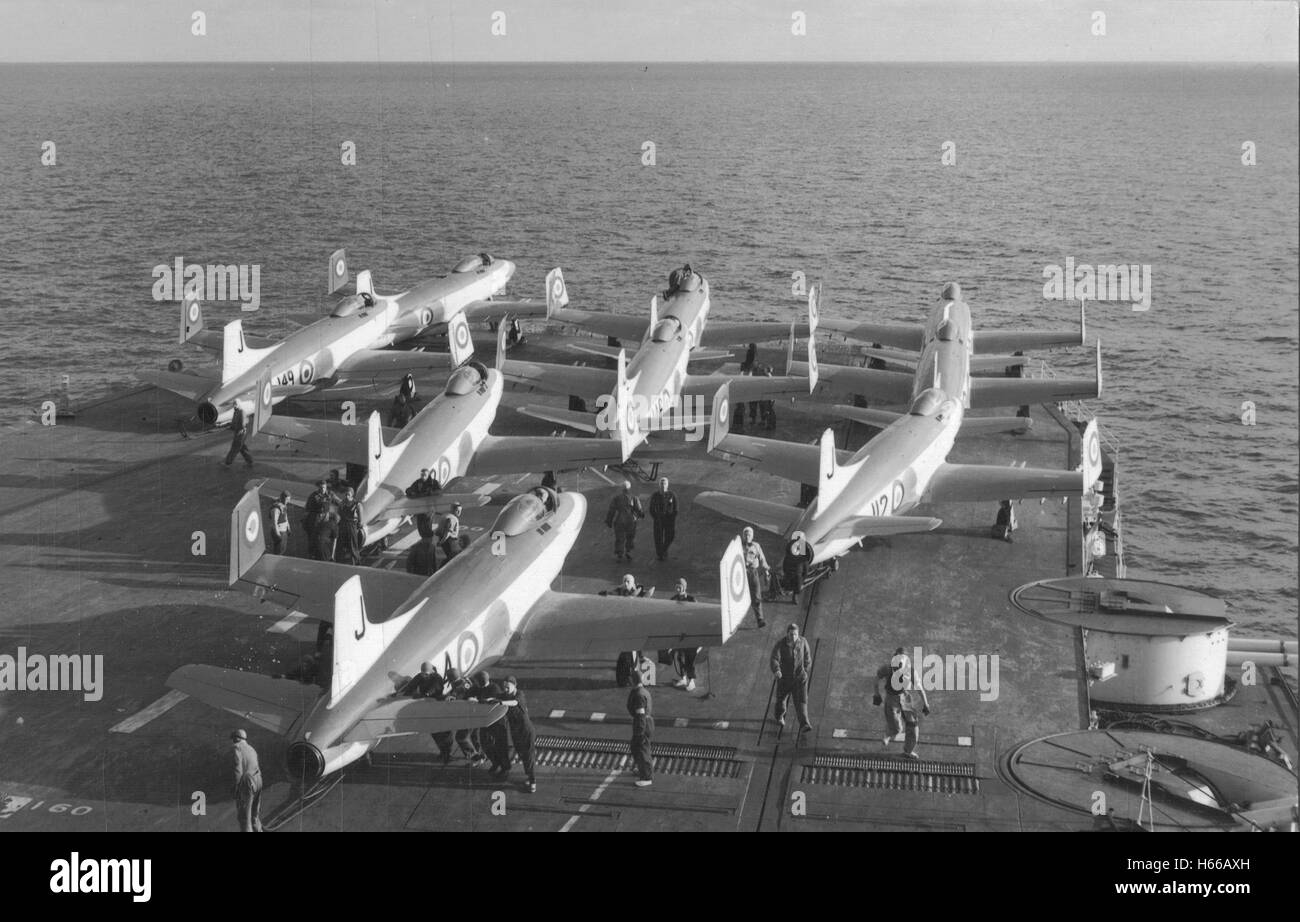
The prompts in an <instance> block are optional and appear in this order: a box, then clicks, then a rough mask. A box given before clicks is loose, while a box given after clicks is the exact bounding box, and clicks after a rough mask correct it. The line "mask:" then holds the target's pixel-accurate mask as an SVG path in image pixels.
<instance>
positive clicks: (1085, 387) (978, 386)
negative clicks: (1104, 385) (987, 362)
mask: <svg viewBox="0 0 1300 922" xmlns="http://www.w3.org/2000/svg"><path fill="white" fill-rule="evenodd" d="M1100 396H1101V395H1100V393H1099V388H1098V386H1097V381H1095V380H1089V379H1088V378H971V380H970V405H971V408H972V409H974V408H976V407H1014V406H1019V405H1020V404H1032V403H1060V402H1061V401H1065V400H1092V399H1094V398H1096V397H1100Z"/></svg>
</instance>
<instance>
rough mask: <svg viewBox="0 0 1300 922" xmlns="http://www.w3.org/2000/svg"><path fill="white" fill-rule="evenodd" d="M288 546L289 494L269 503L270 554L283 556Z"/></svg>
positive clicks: (282, 494) (281, 495)
mask: <svg viewBox="0 0 1300 922" xmlns="http://www.w3.org/2000/svg"><path fill="white" fill-rule="evenodd" d="M288 546H289V494H288V493H281V494H280V498H279V499H277V500H276V501H275V502H273V503H271V553H272V554H283V553H284V552H285V550H286V549H287V548H288Z"/></svg>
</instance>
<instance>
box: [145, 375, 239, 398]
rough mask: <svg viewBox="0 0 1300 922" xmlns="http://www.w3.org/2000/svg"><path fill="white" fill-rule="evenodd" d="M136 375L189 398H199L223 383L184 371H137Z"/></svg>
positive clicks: (156, 385) (149, 382) (154, 384)
mask: <svg viewBox="0 0 1300 922" xmlns="http://www.w3.org/2000/svg"><path fill="white" fill-rule="evenodd" d="M135 376H136V377H137V378H139V379H140V380H141V381H144V382H146V383H147V384H152V385H153V386H154V387H158V388H162V389H163V390H165V391H170V392H171V393H173V394H179V395H180V396H182V397H184V398H185V399H187V400H198V399H199V398H200V397H202V396H203V395H204V394H206V393H208V392H209V391H210V390H212V389H213V388H214V387H216V386H217V385H219V384H220V383H221V381H220V380H219V379H217V378H201V377H199V376H198V375H187V374H185V372H183V371H137V372H136V373H135Z"/></svg>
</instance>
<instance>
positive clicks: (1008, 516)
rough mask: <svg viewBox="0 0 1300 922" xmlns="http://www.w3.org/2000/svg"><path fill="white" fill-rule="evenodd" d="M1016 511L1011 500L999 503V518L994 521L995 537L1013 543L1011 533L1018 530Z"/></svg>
mask: <svg viewBox="0 0 1300 922" xmlns="http://www.w3.org/2000/svg"><path fill="white" fill-rule="evenodd" d="M1017 527H1018V526H1017V525H1016V510H1015V508H1014V507H1013V506H1012V505H1011V500H1009V499H1004V500H1002V501H1001V502H1000V503H998V517H997V518H996V519H995V520H994V521H993V537H995V538H1001V539H1002V540H1003V541H1005V542H1007V543H1008V544H1010V543H1011V533H1012V532H1013V531H1015V530H1016V528H1017Z"/></svg>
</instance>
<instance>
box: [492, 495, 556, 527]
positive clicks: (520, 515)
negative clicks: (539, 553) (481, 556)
mask: <svg viewBox="0 0 1300 922" xmlns="http://www.w3.org/2000/svg"><path fill="white" fill-rule="evenodd" d="M558 504H559V497H558V496H556V494H555V491H553V490H548V489H547V488H546V487H536V488H534V489H532V490H530V491H529V492H527V493H522V494H520V495H519V496H516V497H515V498H514V499H512V500H510V502H508V503H506V507H505V508H504V509H502V510H501V514H500V515H498V516H497V520H496V522H495V523H494V524H493V525H492V531H494V532H497V531H500V532H504V533H505V535H506V537H508V538H511V537H514V536H515V535H521V534H523V533H524V532H526V531H528V529H530V528H536V527H537V526H539V525H540V524H541V523H542V522H544V521H546V519H547V518H548V517H549V516H550V515H552V514H553V513H554V512H555V510H556V508H558Z"/></svg>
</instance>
